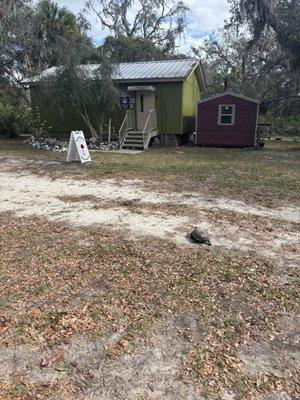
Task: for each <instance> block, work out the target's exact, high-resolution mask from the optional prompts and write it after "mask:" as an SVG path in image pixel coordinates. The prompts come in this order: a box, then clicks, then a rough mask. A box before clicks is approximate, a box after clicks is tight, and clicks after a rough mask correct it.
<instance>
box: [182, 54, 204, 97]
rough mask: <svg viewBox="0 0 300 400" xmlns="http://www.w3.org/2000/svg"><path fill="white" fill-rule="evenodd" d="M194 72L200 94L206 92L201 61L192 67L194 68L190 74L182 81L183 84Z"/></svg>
mask: <svg viewBox="0 0 300 400" xmlns="http://www.w3.org/2000/svg"><path fill="white" fill-rule="evenodd" d="M197 69H198V70H199V72H200V74H199V73H197ZM194 72H195V74H196V77H197V81H198V85H199V87H200V92H202V91H205V90H206V81H205V77H204V72H203V67H202V64H201V60H198V61H197V64H196V65H195V66H194V68H193V69H192V71H191V72H190V74H189V75H188V76H187V77H186V78H185V79H184V80H183V82H185V81H187V80H188V79H189V78H190V76H191V75H192V74H193V73H194Z"/></svg>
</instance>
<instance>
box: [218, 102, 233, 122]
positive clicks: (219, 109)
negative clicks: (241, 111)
mask: <svg viewBox="0 0 300 400" xmlns="http://www.w3.org/2000/svg"><path fill="white" fill-rule="evenodd" d="M222 107H232V113H231V114H222ZM223 115H225V116H230V117H231V122H230V124H223V123H222V122H221V119H222V116H223ZM234 124H235V104H219V107H218V125H229V126H231V125H234Z"/></svg>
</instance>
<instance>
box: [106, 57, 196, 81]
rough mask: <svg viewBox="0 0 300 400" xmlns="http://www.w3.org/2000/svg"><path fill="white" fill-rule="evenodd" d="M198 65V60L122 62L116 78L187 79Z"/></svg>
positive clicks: (117, 69) (116, 72)
mask: <svg viewBox="0 0 300 400" xmlns="http://www.w3.org/2000/svg"><path fill="white" fill-rule="evenodd" d="M197 65H198V61H196V60H170V61H147V62H135V63H121V64H119V65H118V66H117V68H116V71H115V76H114V79H115V80H126V81H127V80H151V79H179V80H181V79H186V78H187V77H188V76H189V75H190V73H191V72H192V71H193V69H194V68H195V67H196V66H197Z"/></svg>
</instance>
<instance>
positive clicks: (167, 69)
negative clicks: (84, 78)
mask: <svg viewBox="0 0 300 400" xmlns="http://www.w3.org/2000/svg"><path fill="white" fill-rule="evenodd" d="M57 68H58V67H52V68H49V69H47V70H45V71H43V72H42V73H41V74H40V75H38V76H36V77H33V78H28V79H25V80H24V83H28V84H30V83H36V82H38V81H40V80H41V79H43V78H46V77H47V76H50V75H52V74H54V73H55V71H56V70H57ZM81 68H82V69H83V70H84V72H86V73H87V74H88V75H91V76H92V75H93V73H94V72H95V71H96V70H97V69H98V68H99V64H87V65H82V66H81ZM193 71H196V74H197V77H198V80H199V83H200V84H201V86H202V88H203V89H204V88H205V86H206V84H205V78H204V74H203V70H202V66H201V63H200V61H199V60H192V59H184V60H167V61H143V62H128V63H120V64H116V65H115V69H114V72H113V76H112V77H113V79H114V80H115V81H119V82H152V81H162V82H164V81H184V80H186V79H187V78H188V77H189V75H190V74H191V73H192V72H193Z"/></svg>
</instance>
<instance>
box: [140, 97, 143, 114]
mask: <svg viewBox="0 0 300 400" xmlns="http://www.w3.org/2000/svg"><path fill="white" fill-rule="evenodd" d="M140 105H141V112H144V95H143V94H141V95H140Z"/></svg>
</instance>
